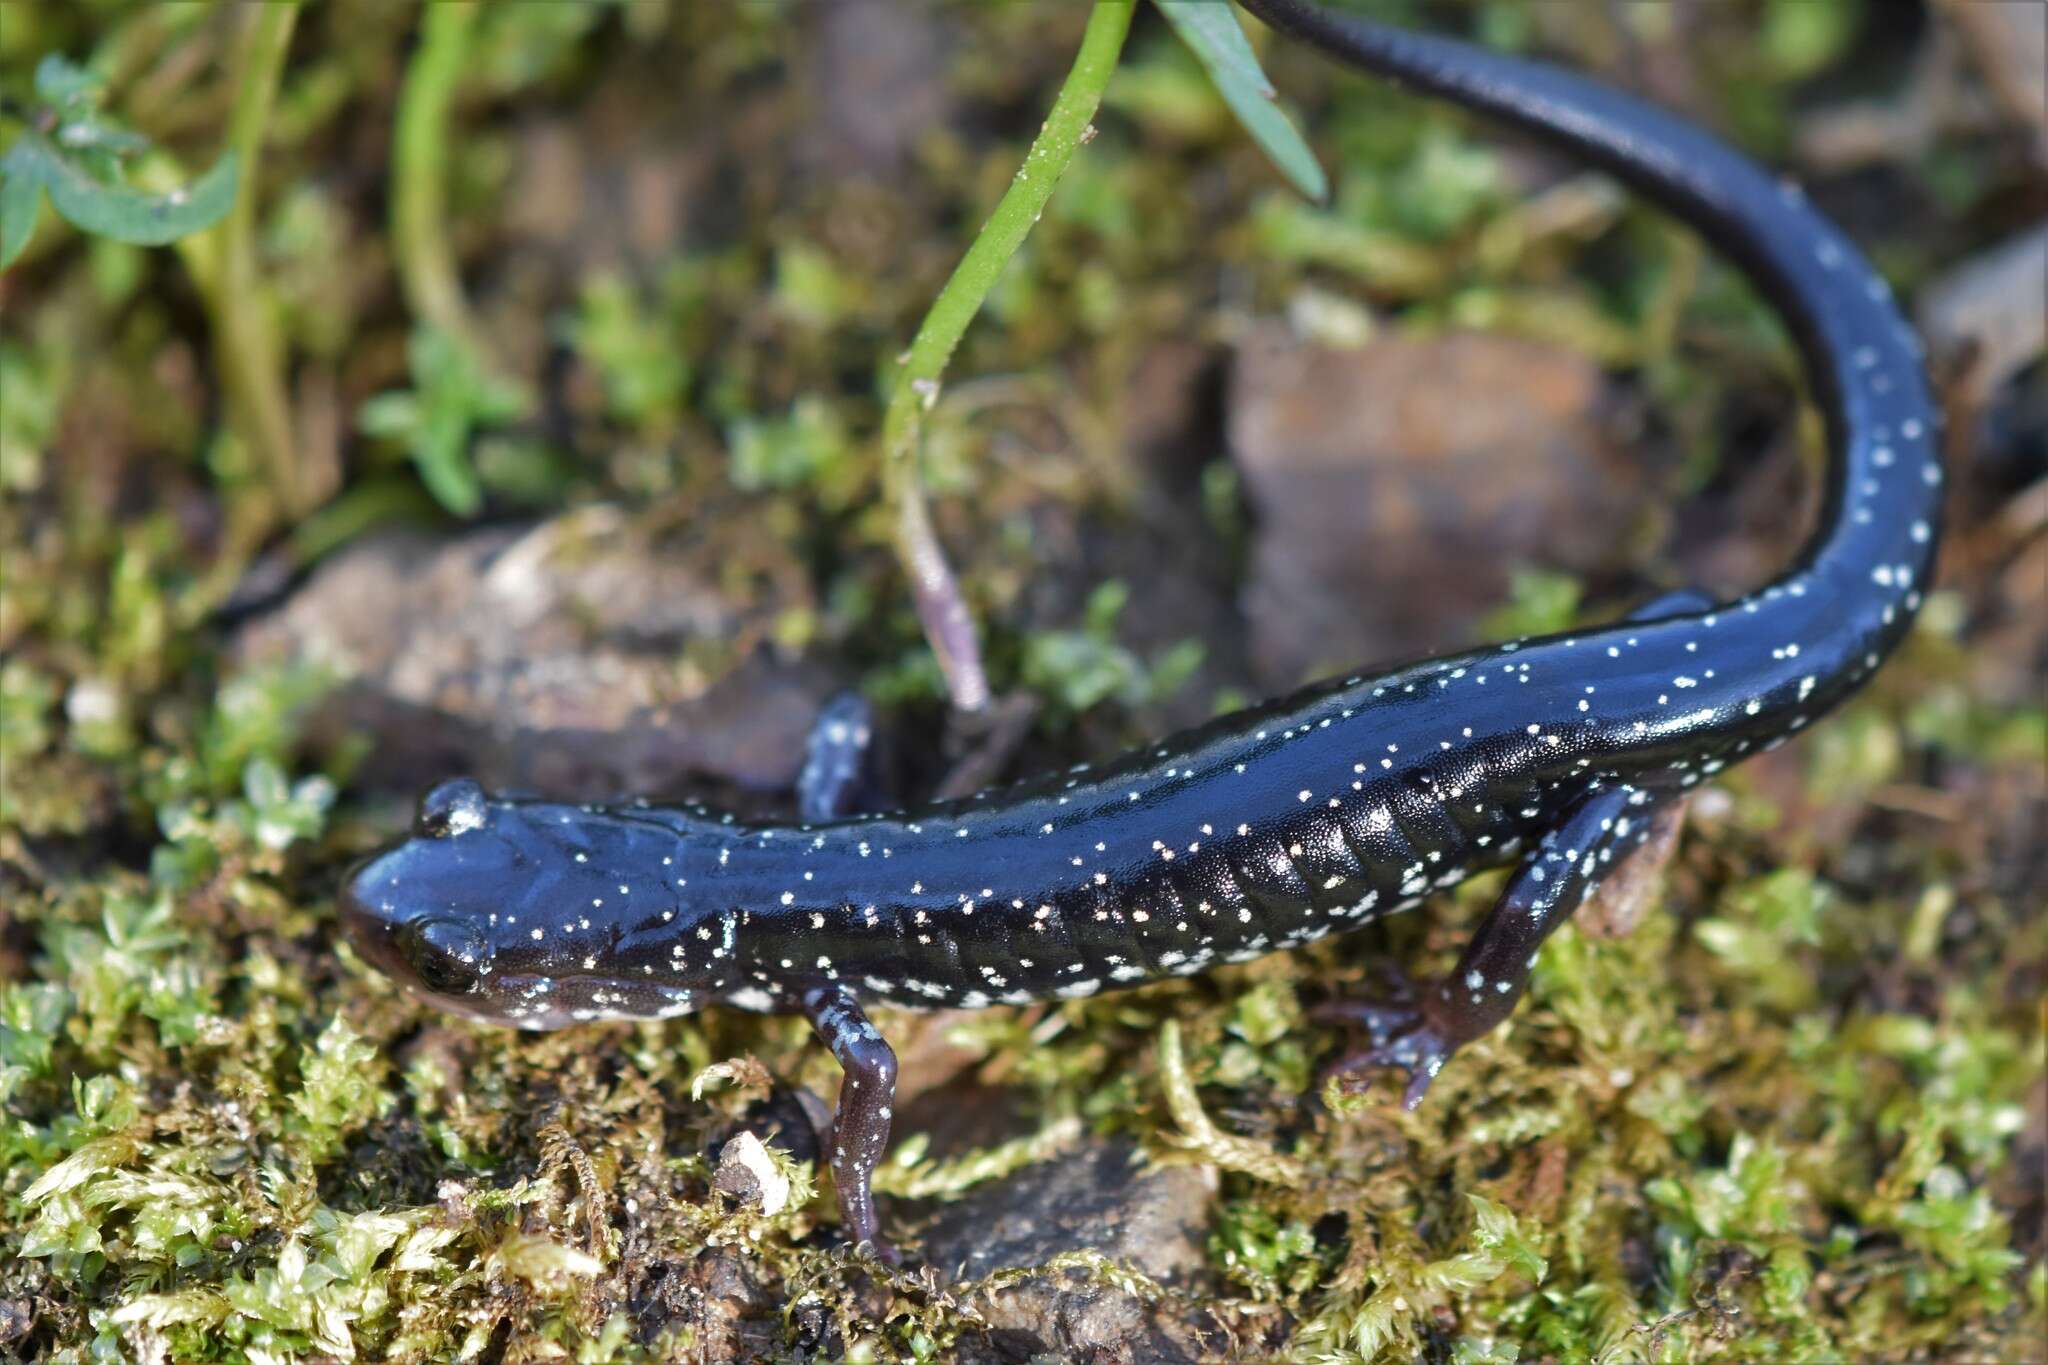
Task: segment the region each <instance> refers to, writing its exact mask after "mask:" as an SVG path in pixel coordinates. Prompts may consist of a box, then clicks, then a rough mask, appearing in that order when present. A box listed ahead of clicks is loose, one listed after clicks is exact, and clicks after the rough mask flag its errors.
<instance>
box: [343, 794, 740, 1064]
mask: <svg viewBox="0 0 2048 1365" xmlns="http://www.w3.org/2000/svg"><path fill="white" fill-rule="evenodd" d="M688 843H689V841H688V840H686V839H684V838H683V837H681V836H680V835H679V834H678V832H677V830H676V829H675V827H674V825H673V824H672V823H663V822H662V821H661V820H659V819H657V818H650V817H645V816H642V815H639V814H636V813H635V812H634V811H633V810H632V809H631V808H627V809H624V810H620V811H606V810H593V809H590V808H587V807H583V806H574V805H568V804H563V803H557V802H531V801H508V800H503V799H495V798H491V797H488V796H486V795H485V794H484V792H483V791H482V790H481V789H480V788H479V787H478V786H477V785H476V783H474V782H471V781H468V780H466V779H458V780H456V781H452V782H444V783H442V784H441V785H440V786H438V787H436V788H434V790H433V791H431V792H429V793H428V794H427V796H426V797H425V798H424V799H423V800H422V801H421V803H420V812H419V815H418V818H417V819H416V820H415V821H414V825H413V832H412V835H411V837H410V838H408V839H406V840H405V841H404V842H402V843H400V844H397V845H395V846H394V847H392V848H389V849H386V850H385V851H383V852H382V853H379V854H377V855H375V856H374V857H372V858H369V859H367V860H366V861H364V862H363V863H361V864H359V865H358V866H357V867H356V868H354V869H353V870H352V871H351V872H350V873H349V874H348V877H347V878H346V880H345V882H344V885H343V887H342V893H341V897H340V913H341V918H342V923H343V925H344V927H345V928H346V930H347V932H348V934H349V937H350V939H351V941H353V942H354V943H355V945H356V949H357V951H358V952H360V953H362V955H363V956H364V957H365V958H366V959H368V960H369V961H370V962H371V963H372V964H373V965H375V966H376V967H377V968H378V969H379V970H380V971H383V972H384V973H385V974H386V975H388V976H390V977H392V978H393V979H395V980H397V981H399V982H401V983H403V984H404V985H405V986H406V987H407V988H408V989H409V990H411V991H412V992H413V993H415V994H417V995H419V996H421V997H422V998H424V999H425V1000H427V1001H428V1002H429V1003H430V1004H433V1005H435V1006H438V1007H440V1008H442V1009H447V1010H453V1011H455V1012H457V1013H461V1014H466V1015H469V1016H470V1017H472V1018H476V1019H482V1020H485V1021H488V1022H492V1023H501V1024H512V1025H516V1026H518V1027H521V1028H534V1029H545V1028H560V1027H563V1026H564V1025H568V1024H574V1023H583V1022H588V1021H591V1020H595V1019H608V1018H631V1019H645V1018H672V1017H674V1016H676V1015H679V1014H683V1013H686V1012H688V1011H689V1010H690V1009H692V1008H695V1007H696V1006H697V1005H698V1004H700V1003H701V1002H702V1001H703V999H704V994H703V992H704V989H705V988H706V987H709V986H711V985H713V983H719V984H723V980H722V977H721V974H720V973H719V972H717V971H715V970H706V971H702V972H692V971H691V970H690V969H689V968H688V967H687V966H683V967H678V965H677V964H676V961H675V957H674V955H673V954H672V953H670V952H669V951H667V950H666V949H665V948H664V946H663V945H665V944H667V943H670V942H673V941H675V940H677V939H679V938H680V937H681V936H683V935H686V934H692V933H694V932H695V931H697V930H698V929H700V928H703V927H704V926H703V923H702V921H704V920H706V919H707V918H709V919H710V920H712V921H717V920H718V916H717V915H716V914H708V913H707V911H706V910H705V909H704V908H703V905H702V904H701V902H699V901H698V900H696V899H695V898H693V897H691V896H690V895H688V894H687V892H688V888H687V887H686V886H682V885H678V883H679V882H683V881H686V880H687V876H686V873H685V872H684V871H683V870H681V860H683V859H685V858H686V857H687V852H686V848H687V845H688ZM664 860H666V861H664ZM625 868H631V869H633V873H632V875H631V878H630V879H628V878H627V877H626V876H625V875H622V874H621V872H620V869H625ZM635 882H638V883H639V894H638V896H637V898H636V897H635V894H634V883H635ZM707 932H713V931H711V930H707ZM716 932H722V926H721V927H720V928H719V929H717V930H716Z"/></svg>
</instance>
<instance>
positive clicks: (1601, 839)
mask: <svg viewBox="0 0 2048 1365" xmlns="http://www.w3.org/2000/svg"><path fill="white" fill-rule="evenodd" d="M1667 800H1669V798H1667V797H1663V796H1661V795H1652V794H1651V793H1650V792H1648V791H1645V790H1643V789H1641V788H1638V787H1631V786H1621V787H1613V788H1608V789H1605V790H1601V791H1595V792H1592V793H1590V794H1589V795H1587V796H1586V797H1584V798H1583V799H1582V800H1580V802H1579V803H1578V805H1577V806H1575V807H1574V808H1573V810H1572V812H1571V814H1570V815H1568V816H1566V817H1565V819H1564V821H1563V823H1562V824H1560V825H1558V826H1557V828H1555V829H1554V830H1552V831H1551V832H1550V833H1549V834H1547V835H1545V836H1544V837H1543V840H1542V842H1541V843H1540V844H1538V845H1537V847H1536V848H1535V849H1534V850H1533V851H1532V852H1531V853H1530V855H1529V857H1528V859H1527V861H1525V862H1524V863H1523V864H1522V865H1521V867H1519V868H1517V869H1516V871H1515V873H1514V875H1513V877H1512V878H1510V879H1509V881H1508V885H1507V889H1506V890H1505V891H1503V892H1502V893H1501V897H1500V900H1499V901H1497V902H1496V903H1495V904H1494V907H1493V909H1492V911H1491V912H1489V913H1488V915H1487V917H1486V921H1485V922H1484V923H1483V924H1481V925H1480V926H1479V932H1478V933H1476V934H1474V935H1473V937H1472V942H1471V943H1470V944H1468V945H1466V948H1465V952H1464V954H1463V956H1461V957H1460V958H1459V959H1458V966H1457V969H1456V970H1455V971H1454V972H1452V974H1451V975H1450V976H1449V977H1447V978H1445V979H1444V980H1443V981H1441V982H1436V983H1433V984H1430V985H1428V986H1426V987H1424V988H1422V989H1419V990H1417V991H1415V992H1414V993H1413V994H1412V997H1411V998H1410V999H1409V1000H1407V1001H1396V1002H1393V1003H1388V1004H1350V1003H1342V1004H1334V1005H1327V1006H1324V1007H1323V1008H1322V1009H1320V1010H1317V1011H1316V1012H1315V1015H1316V1017H1317V1018H1319V1019H1323V1020H1326V1021H1332V1022H1339V1021H1341V1022H1348V1023H1355V1024H1361V1025H1363V1026H1364V1027H1365V1028H1366V1030H1367V1031H1368V1033H1369V1034H1370V1035H1371V1037H1372V1040H1373V1046H1372V1047H1370V1048H1367V1049H1366V1050H1364V1051H1362V1052H1357V1053H1353V1054H1351V1055H1350V1056H1347V1057H1345V1058H1343V1059H1342V1060H1341V1061H1339V1062H1338V1063H1337V1064H1336V1065H1335V1066H1333V1067H1332V1068H1331V1072H1332V1073H1333V1074H1335V1075H1336V1076H1338V1078H1339V1084H1340V1085H1342V1086H1344V1087H1345V1088H1346V1089H1362V1088H1364V1085H1365V1083H1366V1081H1367V1079H1368V1076H1369V1073H1370V1072H1372V1071H1373V1070H1375V1069H1377V1068H1380V1067H1388V1066H1396V1067H1400V1068H1402V1069H1403V1070H1405V1071H1407V1073H1408V1089H1407V1093H1406V1095H1405V1096H1404V1099H1403V1103H1404V1105H1405V1106H1406V1107H1407V1108H1409V1109H1414V1108H1415V1107H1416V1106H1417V1105H1419V1104H1421V1103H1422V1097H1423V1094H1424V1093H1425V1092H1426V1091H1427V1090H1428V1089H1429V1083H1430V1082H1431V1081H1432V1080H1434V1079H1436V1075H1437V1072H1439V1071H1440V1070H1442V1069H1443V1065H1444V1063H1445V1062H1446V1061H1448V1060H1449V1059H1450V1056H1451V1054H1452V1053H1454V1052H1456V1051H1457V1050H1458V1049H1459V1048H1460V1047H1462V1046H1464V1045H1465V1044H1466V1043H1469V1042H1471V1041H1472V1040H1473V1039H1474V1038H1477V1037H1479V1036H1480V1035H1482V1034H1485V1033H1488V1032H1490V1031H1492V1030H1493V1029H1494V1028H1495V1027H1497V1026H1498V1025H1499V1024H1501V1023H1502V1022H1504V1021H1505V1020H1506V1019H1507V1017H1508V1016H1509V1015H1510V1014H1513V1013H1514V1011H1515V1003H1516V1002H1517V1001H1518V1000H1520V999H1521V996H1522V990H1523V988H1524V987H1525V986H1527V985H1528V983H1529V970H1530V968H1531V967H1533V966H1534V965H1535V963H1536V950H1537V949H1538V948H1539V947H1541V946H1542V943H1543V940H1544V939H1546V938H1548V937H1549V936H1550V934H1551V932H1552V931H1553V930H1555V929H1556V928H1557V926H1558V925H1560V924H1563V923H1564V922H1565V921H1566V920H1568V919H1570V918H1571V916H1572V912H1573V911H1575V910H1577V909H1578V908H1579V906H1580V904H1581V903H1583V902H1584V901H1585V899H1586V896H1587V894H1588V893H1589V892H1591V891H1592V890H1593V888H1594V887H1596V886H1598V885H1599V883H1600V882H1601V880H1602V879H1604V878H1605V877H1606V876H1607V874H1608V873H1609V872H1610V871H1612V870H1613V868H1614V866H1615V865H1616V864H1617V863H1619V862H1620V861H1621V860H1623V859H1624V858H1626V857H1627V856H1628V855H1629V854H1630V853H1632V852H1634V851H1635V849H1636V848H1637V847H1639V846H1640V845H1641V844H1642V842H1643V840H1644V839H1645V837H1646V836H1647V835H1648V834H1649V833H1650V830H1651V824H1652V817H1653V816H1654V815H1655V814H1656V813H1657V811H1658V810H1659V809H1660V808H1661V807H1662V805H1663V804H1664V803H1665V802H1666V801H1667Z"/></svg>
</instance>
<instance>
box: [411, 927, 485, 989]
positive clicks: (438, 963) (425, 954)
mask: <svg viewBox="0 0 2048 1365" xmlns="http://www.w3.org/2000/svg"><path fill="white" fill-rule="evenodd" d="M398 946H399V951H401V952H403V953H404V954H405V960H406V962H407V964H408V965H410V966H411V967H412V969H413V971H414V972H415V973H416V974H417V975H418V976H419V979H420V980H421V982H423V983H424V984H425V985H426V987H427V989H429V990H432V991H438V992H440V993H441V994H443V995H467V994H469V993H470V992H471V991H473V990H475V989H476V988H477V986H478V985H479V984H480V983H481V982H482V981H483V976H484V974H483V965H484V963H485V962H486V961H487V960H488V958H489V956H490V949H489V948H487V947H486V946H485V945H484V940H483V935H481V934H479V933H477V931H476V930H475V929H472V928H471V927H470V926H468V925H466V924H463V923H462V922H460V921H459V920H450V919H430V920H425V921H422V922H419V923H415V924H409V925H407V926H406V927H405V928H404V929H403V930H401V931H400V932H399V936H398Z"/></svg>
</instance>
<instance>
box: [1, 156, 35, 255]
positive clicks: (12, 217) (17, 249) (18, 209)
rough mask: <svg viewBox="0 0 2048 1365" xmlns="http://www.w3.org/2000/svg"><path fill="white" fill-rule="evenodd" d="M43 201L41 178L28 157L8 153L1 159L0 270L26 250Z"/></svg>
mask: <svg viewBox="0 0 2048 1365" xmlns="http://www.w3.org/2000/svg"><path fill="white" fill-rule="evenodd" d="M42 202H43V182H42V177H41V176H40V175H38V174H36V173H35V172H34V170H33V169H32V167H31V163H30V162H29V160H28V158H26V157H23V158H16V157H15V156H14V155H12V154H11V153H10V154H9V155H8V157H7V159H6V161H4V162H0V270H5V269H6V268H7V267H8V266H10V265H13V264H14V258H15V257H17V256H19V255H20V254H21V253H22V252H23V251H24V250H26V249H27V247H28V239H29V236H30V234H32V233H33V232H34V231H35V228H36V210H37V209H39V208H40V207H41V206H42Z"/></svg>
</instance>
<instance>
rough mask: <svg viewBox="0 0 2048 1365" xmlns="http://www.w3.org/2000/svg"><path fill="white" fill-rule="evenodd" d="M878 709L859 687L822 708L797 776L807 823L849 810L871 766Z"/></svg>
mask: <svg viewBox="0 0 2048 1365" xmlns="http://www.w3.org/2000/svg"><path fill="white" fill-rule="evenodd" d="M874 734H875V721H874V713H873V712H872V711H871V710H870V709H869V708H868V704H867V699H866V698H864V697H862V696H861V694H860V693H858V692H841V693H839V694H838V695H837V696H834V697H832V698H831V699H830V700H828V701H827V702H826V703H825V704H824V705H823V706H822V707H820V708H819V709H818V718H817V719H816V720H814V721H812V722H811V734H810V738H809V739H808V740H806V741H805V743H804V766H803V771H802V772H800V773H799V774H798V775H797V779H796V804H797V811H798V813H799V814H800V815H801V816H802V818H803V820H804V822H805V823H806V824H820V823H822V822H824V821H826V820H837V819H838V818H840V817H841V816H843V815H846V814H849V813H850V812H851V811H852V810H853V807H854V798H855V797H856V796H857V795H859V792H860V788H861V782H862V778H863V775H864V774H865V772H866V769H867V759H868V744H869V742H870V741H871V740H872V739H873V738H874Z"/></svg>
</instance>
